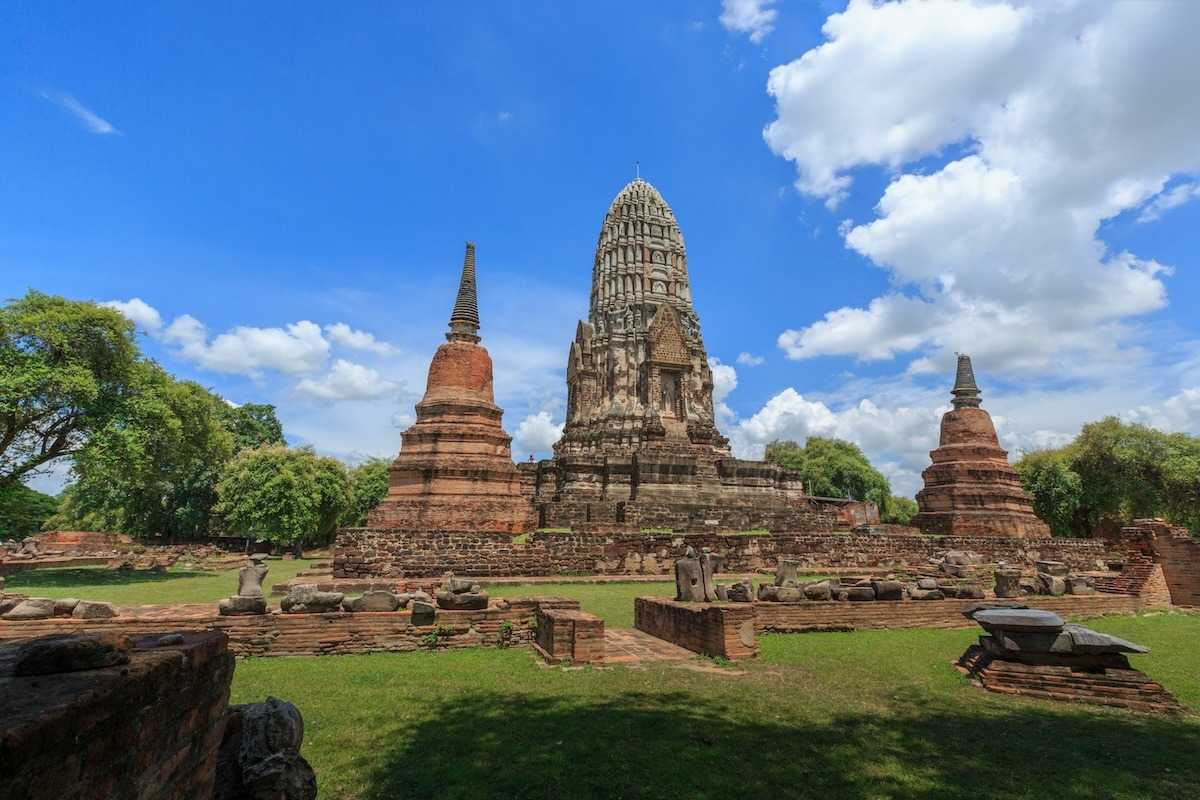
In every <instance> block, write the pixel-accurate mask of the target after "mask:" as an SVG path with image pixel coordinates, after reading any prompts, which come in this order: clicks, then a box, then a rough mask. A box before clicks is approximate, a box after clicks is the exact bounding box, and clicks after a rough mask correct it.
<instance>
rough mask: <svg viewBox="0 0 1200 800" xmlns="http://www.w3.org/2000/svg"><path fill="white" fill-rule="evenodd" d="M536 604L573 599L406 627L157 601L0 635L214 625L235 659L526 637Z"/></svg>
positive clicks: (368, 615) (451, 615)
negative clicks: (149, 609) (139, 608)
mask: <svg viewBox="0 0 1200 800" xmlns="http://www.w3.org/2000/svg"><path fill="white" fill-rule="evenodd" d="M539 606H545V607H547V608H563V609H575V610H577V609H578V608H579V601H578V600H573V599H570V598H561V597H537V598H517V599H510V600H509V607H508V608H497V607H493V608H489V609H487V610H484V611H442V610H440V609H439V610H438V611H437V613H436V615H435V618H434V622H433V624H432V625H413V624H412V614H411V613H410V612H408V611H391V612H363V613H357V614H349V613H345V612H341V611H339V612H333V613H328V614H283V613H279V612H273V613H270V614H257V615H250V616H237V617H222V616H219V615H218V614H217V613H216V609H215V607H214V608H213V610H212V612H211V613H210V614H199V615H198V614H194V613H181V614H180V615H179V616H177V617H173V616H171V614H170V609H171V607H169V606H163V607H161V610H160V611H158V612H156V613H152V614H149V615H146V616H142V617H113V618H112V619H101V620H77V619H70V618H63V619H46V620H34V621H26V622H14V621H11V620H0V640H5V639H19V638H26V637H34V636H46V635H49V634H55V633H78V632H80V631H114V632H119V633H123V634H127V635H131V636H140V635H145V634H152V633H162V632H164V631H172V630H183V631H220V632H222V633H224V634H226V635H227V636H228V637H229V649H230V651H231V652H232V653H233V654H234V655H236V656H238V657H239V658H243V657H249V656H254V657H262V656H319V655H345V654H349V653H377V652H408V651H412V650H422V649H424V650H440V649H458V648H464V647H477V646H480V645H484V646H489V645H491V646H494V645H499V644H501V643H504V644H524V643H528V642H530V641H532V639H533V636H534V626H533V621H534V618H535V615H536V613H537V609H538V607H539ZM505 622H508V623H510V625H505V624H504V623H505ZM502 640H503V641H502Z"/></svg>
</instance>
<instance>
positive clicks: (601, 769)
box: [361, 692, 1200, 800]
mask: <svg viewBox="0 0 1200 800" xmlns="http://www.w3.org/2000/svg"><path fill="white" fill-rule="evenodd" d="M813 699H814V702H815V703H816V704H819V702H820V699H819V698H813ZM380 733H381V740H380V742H379V747H378V749H376V750H375V751H373V752H371V753H363V754H361V759H362V760H363V762H366V763H370V764H372V765H373V766H374V770H373V771H372V772H370V773H369V776H368V788H367V790H366V792H365V793H364V794H363V795H362V797H363V798H364V800H384V798H395V797H402V798H408V799H412V798H464V800H465V798H471V799H472V800H477V799H478V798H484V797H503V798H568V797H569V798H706V799H707V798H711V799H712V800H716V799H717V798H720V800H729V798H735V797H737V798H755V797H762V798H791V797H801V796H804V797H846V798H889V799H890V800H923V799H924V798H930V797H937V798H939V800H944V799H945V798H959V797H962V798H968V797H969V798H973V799H974V798H980V797H986V798H1025V797H1037V798H1043V797H1054V798H1056V799H1057V800H1098V799H1100V798H1108V799H1109V800H1115V799H1116V798H1134V797H1136V798H1172V800H1182V798H1185V797H1195V796H1196V790H1197V787H1198V786H1200V760H1198V759H1196V758H1195V754H1196V752H1198V751H1200V750H1198V748H1200V725H1197V724H1196V723H1195V721H1194V720H1193V721H1182V720H1178V719H1175V720H1171V719H1159V718H1154V717H1147V716H1138V715H1132V714H1114V713H1094V712H1090V711H1081V710H1078V709H1076V708H1074V707H1067V708H1066V709H1064V710H1063V711H1058V710H1057V709H1040V708H1036V707H1033V706H1030V705H1027V704H1020V705H1016V704H1014V706H1013V708H1011V709H1005V710H1002V711H997V710H995V709H986V710H982V711H970V710H967V709H964V708H960V707H955V706H953V705H952V704H947V703H946V702H945V701H938V700H933V701H931V699H930V698H929V697H927V696H916V694H915V693H914V695H913V696H903V695H901V696H895V697H893V698H892V699H891V701H890V702H889V704H888V707H887V708H886V709H884V710H881V713H879V714H847V715H840V716H834V717H825V718H823V719H822V720H820V721H813V720H809V721H801V722H789V721H787V720H783V719H778V720H772V719H761V718H754V717H752V716H750V715H748V714H746V713H745V711H744V710H741V709H739V708H738V707H737V706H736V705H733V704H723V703H721V702H719V701H713V700H709V699H705V698H703V697H698V696H696V695H692V694H686V693H665V694H645V693H626V694H622V695H619V696H617V697H615V698H613V699H611V700H608V701H601V700H596V699H588V700H584V699H580V698H578V697H575V698H572V697H562V698H542V697H538V698H534V697H525V696H516V697H514V696H512V695H503V694H494V693H483V692H481V693H474V694H471V695H468V696H466V697H462V698H458V699H453V700H449V701H446V702H445V704H444V705H441V706H439V707H438V708H437V709H436V710H435V711H434V712H433V714H432V715H431V716H430V718H428V719H427V720H426V721H424V722H421V723H418V724H417V725H416V726H415V727H411V728H405V729H403V730H396V731H394V736H395V738H394V739H392V743H391V744H389V741H388V739H389V737H388V736H387V735H386V732H383V731H381V732H380Z"/></svg>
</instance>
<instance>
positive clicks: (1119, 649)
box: [1063, 625, 1150, 655]
mask: <svg viewBox="0 0 1200 800" xmlns="http://www.w3.org/2000/svg"><path fill="white" fill-rule="evenodd" d="M1063 631H1064V632H1065V633H1067V634H1068V635H1069V636H1070V637H1071V646H1072V652H1075V653H1086V654H1088V655H1101V654H1104V653H1149V652H1150V648H1149V647H1143V646H1142V645H1140V644H1134V643H1133V642H1131V641H1129V640H1128V639H1122V638H1120V637H1119V636H1112V635H1111V634H1107V633H1100V632H1099V631H1094V630H1092V629H1091V628H1085V627H1084V626H1082V625H1067V626H1065V627H1064V628H1063Z"/></svg>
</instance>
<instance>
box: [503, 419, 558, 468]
mask: <svg viewBox="0 0 1200 800" xmlns="http://www.w3.org/2000/svg"><path fill="white" fill-rule="evenodd" d="M562 432H563V423H561V422H559V423H555V422H554V420H553V419H552V418H551V417H550V412H548V411H539V412H537V413H536V414H530V415H529V416H527V417H526V418H525V419H523V420H521V424H520V425H518V426H517V432H516V434H515V435H514V436H513V458H515V459H517V460H518V461H520V460H521V459H522V458H524V457H526V456H528V455H538V454H541V455H546V454H549V453H550V451H551V450H552V449H553V447H554V443H555V442H557V441H558V440H559V439H560V438H561V437H562Z"/></svg>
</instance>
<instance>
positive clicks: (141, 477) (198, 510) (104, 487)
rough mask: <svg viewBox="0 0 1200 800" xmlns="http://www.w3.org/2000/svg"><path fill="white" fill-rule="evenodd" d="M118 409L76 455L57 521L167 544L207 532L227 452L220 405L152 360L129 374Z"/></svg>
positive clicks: (230, 446)
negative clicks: (163, 539)
mask: <svg viewBox="0 0 1200 800" xmlns="http://www.w3.org/2000/svg"><path fill="white" fill-rule="evenodd" d="M133 374H134V379H133V381H132V382H131V386H130V391H129V393H128V397H127V398H126V400H125V403H124V406H123V408H122V409H121V411H120V412H119V413H118V414H117V415H115V417H114V418H113V419H112V420H110V422H109V423H108V424H106V425H105V426H103V427H102V428H100V429H99V430H97V431H95V432H94V434H93V435H92V437H91V440H90V441H89V442H88V444H87V446H86V447H84V448H83V449H82V450H81V451H80V452H79V454H78V455H76V457H75V464H74V467H73V470H72V471H73V473H74V475H75V483H74V484H73V486H72V487H71V491H70V492H69V493H67V495H66V497H65V498H64V502H63V504H62V509H61V512H60V515H59V517H60V518H61V521H62V522H66V523H69V522H71V521H77V522H79V523H80V524H81V525H86V526H87V527H89V528H98V529H100V530H113V531H121V532H123V533H128V534H130V535H132V536H138V537H149V536H155V535H162V536H166V537H169V538H172V539H176V538H184V539H186V538H195V537H197V536H204V535H206V534H208V533H209V527H210V522H211V518H212V508H213V506H214V505H215V503H216V501H217V496H216V482H217V479H218V477H219V475H220V472H221V470H222V468H223V467H224V465H225V464H226V462H227V461H228V460H229V459H230V457H231V456H232V455H233V447H234V444H233V436H232V435H230V433H229V432H228V431H227V430H226V429H225V426H224V425H223V424H222V419H223V414H224V410H225V409H226V408H227V405H226V404H225V401H223V400H222V399H221V398H219V397H217V396H216V395H215V394H213V393H212V392H210V391H208V390H207V389H205V388H204V387H202V386H200V385H199V384H196V383H193V382H192V381H177V380H175V379H174V378H172V377H171V376H170V375H169V374H167V373H166V372H165V371H164V370H163V369H162V368H160V367H159V366H158V365H157V364H155V363H153V362H151V361H141V362H139V363H138V364H137V365H136V366H135V367H134V369H133Z"/></svg>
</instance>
